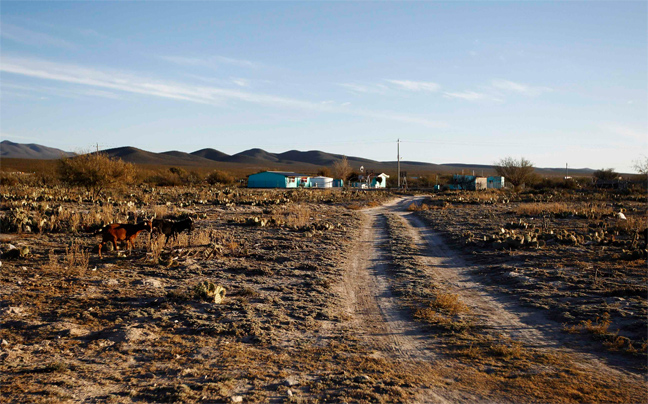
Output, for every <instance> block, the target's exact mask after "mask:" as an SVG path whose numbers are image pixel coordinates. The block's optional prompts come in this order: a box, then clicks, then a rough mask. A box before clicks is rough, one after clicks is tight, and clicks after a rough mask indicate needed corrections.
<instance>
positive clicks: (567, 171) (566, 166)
mask: <svg viewBox="0 0 648 404" xmlns="http://www.w3.org/2000/svg"><path fill="white" fill-rule="evenodd" d="M567 177H569V163H565V178H567Z"/></svg>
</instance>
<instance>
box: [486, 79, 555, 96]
mask: <svg viewBox="0 0 648 404" xmlns="http://www.w3.org/2000/svg"><path fill="white" fill-rule="evenodd" d="M491 85H492V86H493V88H496V89H498V90H504V91H508V92H513V93H518V94H523V95H528V96H537V95H540V94H543V93H547V92H551V91H553V90H552V89H551V88H549V87H535V86H530V85H528V84H522V83H516V82H514V81H509V80H502V79H495V80H493V81H491Z"/></svg>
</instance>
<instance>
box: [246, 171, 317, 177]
mask: <svg viewBox="0 0 648 404" xmlns="http://www.w3.org/2000/svg"><path fill="white" fill-rule="evenodd" d="M263 173H270V174H279V175H283V176H284V177H310V175H307V174H299V173H293V172H290V171H264V172H261V173H257V174H263ZM252 175H254V174H252Z"/></svg>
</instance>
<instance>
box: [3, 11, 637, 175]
mask: <svg viewBox="0 0 648 404" xmlns="http://www.w3.org/2000/svg"><path fill="white" fill-rule="evenodd" d="M0 17H1V18H0V23H1V25H0V56H1V60H0V138H1V139H2V140H10V141H13V142H17V143H38V144H41V145H45V146H49V147H56V148H59V149H63V150H65V151H76V152H83V151H90V150H94V149H95V148H96V147H99V148H100V149H110V148H114V147H122V146H133V147H137V148H141V149H144V150H148V151H152V152H163V151H169V150H180V151H184V152H193V151H196V150H199V149H203V148H214V149H217V150H220V151H222V152H225V153H228V154H235V153H238V152H241V151H244V150H247V149H251V148H261V149H264V150H266V151H269V152H274V153H279V152H284V151H288V150H302V151H306V150H322V151H325V152H329V153H338V154H345V155H349V156H356V157H364V158H369V159H374V160H380V161H395V160H396V158H397V140H398V139H400V141H401V143H400V155H401V158H402V159H403V160H404V161H423V162H430V163H471V164H493V163H495V162H496V161H498V160H500V159H502V158H504V157H515V158H519V157H524V158H526V159H528V160H530V161H531V162H533V164H534V165H535V166H536V167H565V165H566V164H568V165H569V167H572V168H585V167H587V168H594V169H599V168H614V169H616V170H617V171H620V172H633V171H634V170H633V168H632V167H633V162H634V161H636V160H638V159H641V158H645V156H647V155H648V105H647V104H648V95H647V94H648V34H647V33H648V3H647V2H645V1H628V2H624V1H613V2H599V1H588V2H585V1H566V2H534V1H517V2H514V1H508V2H488V1H472V2H434V1H430V2H389V1H383V2H366V1H363V2H274V1H264V2H245V1H238V2H216V1H202V2H190V1H175V2H174V1H167V2H158V1H112V2H84V1H76V2H63V1H48V2H37V1H29V2H25V1H16V2H13V1H2V2H1V3H0Z"/></svg>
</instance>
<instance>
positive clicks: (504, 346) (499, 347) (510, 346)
mask: <svg viewBox="0 0 648 404" xmlns="http://www.w3.org/2000/svg"><path fill="white" fill-rule="evenodd" d="M489 349H490V351H491V352H492V353H493V354H495V355H497V356H501V357H503V358H506V359H510V358H522V357H523V356H524V347H523V346H522V344H521V343H519V342H517V341H513V340H508V341H505V342H500V343H497V344H492V345H491V346H490V347H489Z"/></svg>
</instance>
